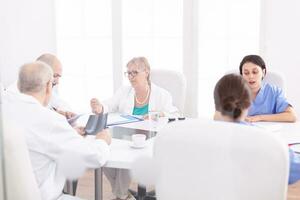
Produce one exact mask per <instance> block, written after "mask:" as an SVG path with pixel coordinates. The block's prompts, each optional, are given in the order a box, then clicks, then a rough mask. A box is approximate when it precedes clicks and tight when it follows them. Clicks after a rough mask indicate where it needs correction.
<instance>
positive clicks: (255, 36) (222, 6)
mask: <svg viewBox="0 0 300 200" xmlns="http://www.w3.org/2000/svg"><path fill="white" fill-rule="evenodd" d="M198 8H199V10H198V12H199V16H198V17H199V18H198V24H199V29H198V65H199V69H198V78H199V79H198V80H199V82H198V84H199V87H198V97H199V105H198V115H199V116H201V117H210V118H211V117H212V116H213V113H214V101H213V89H214V86H215V84H216V82H217V81H218V79H219V78H220V77H221V76H223V75H224V73H225V72H226V71H228V70H231V69H238V67H239V63H240V61H241V60H242V58H243V57H244V56H245V55H248V54H259V35H260V33H259V32H260V31H259V26H260V0H243V1H240V0H228V1H223V0H210V1H208V0H200V1H199V5H198Z"/></svg>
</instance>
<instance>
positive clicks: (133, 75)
mask: <svg viewBox="0 0 300 200" xmlns="http://www.w3.org/2000/svg"><path fill="white" fill-rule="evenodd" d="M138 73H140V72H139V71H136V70H133V71H127V72H124V76H127V77H128V76H131V77H135V76H136V75H138Z"/></svg>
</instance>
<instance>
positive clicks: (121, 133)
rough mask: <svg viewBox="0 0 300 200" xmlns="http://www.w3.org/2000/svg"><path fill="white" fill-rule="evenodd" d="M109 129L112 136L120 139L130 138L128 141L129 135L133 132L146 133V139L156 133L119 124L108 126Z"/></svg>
mask: <svg viewBox="0 0 300 200" xmlns="http://www.w3.org/2000/svg"><path fill="white" fill-rule="evenodd" d="M109 130H110V133H111V136H112V138H116V139H122V140H130V141H131V136H132V135H134V134H143V135H146V139H149V138H152V137H154V136H155V135H156V134H157V132H156V131H148V130H142V129H134V128H126V127H120V126H113V127H110V128H109Z"/></svg>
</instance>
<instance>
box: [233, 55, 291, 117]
mask: <svg viewBox="0 0 300 200" xmlns="http://www.w3.org/2000/svg"><path fill="white" fill-rule="evenodd" d="M239 70H240V74H241V75H242V76H243V78H244V79H245V80H246V81H247V83H248V85H249V87H250V89H251V95H252V101H251V106H250V108H249V111H248V117H247V118H246V121H248V122H258V121H273V122H295V121H296V114H295V112H294V109H293V107H292V106H291V105H290V104H289V102H288V101H287V99H286V98H285V96H284V93H283V91H282V89H281V88H279V87H277V86H275V85H271V84H268V83H263V82H262V80H263V79H264V77H265V75H266V73H267V69H266V65H265V62H264V61H263V59H262V58H261V57H260V56H258V55H248V56H245V57H244V58H243V60H242V61H241V63H240V67H239Z"/></svg>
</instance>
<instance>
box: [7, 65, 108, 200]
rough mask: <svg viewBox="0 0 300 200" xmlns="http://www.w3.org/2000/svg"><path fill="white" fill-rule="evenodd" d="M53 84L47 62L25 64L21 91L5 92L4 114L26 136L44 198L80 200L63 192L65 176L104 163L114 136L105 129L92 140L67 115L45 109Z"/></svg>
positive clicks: (19, 79)
mask: <svg viewBox="0 0 300 200" xmlns="http://www.w3.org/2000/svg"><path fill="white" fill-rule="evenodd" d="M52 83H53V72H52V70H51V68H50V67H49V66H48V65H47V64H45V63H43V62H38V61H36V62H33V63H29V64H25V65H23V66H22V67H21V69H20V71H19V78H18V89H19V90H20V92H21V93H20V94H18V95H12V96H11V99H9V98H10V96H9V94H7V95H6V97H5V101H4V107H5V112H4V113H5V117H6V119H9V120H10V121H11V122H12V123H14V124H15V126H16V127H18V128H20V129H21V130H22V131H23V133H24V135H25V139H26V143H27V146H28V149H29V155H30V160H31V163H32V168H33V172H34V174H35V178H36V181H37V184H38V187H39V189H40V192H41V196H42V199H43V200H54V199H56V200H66V199H78V198H76V197H72V196H69V195H64V194H63V193H62V190H63V187H64V184H65V181H66V178H65V177H66V176H70V171H72V170H74V168H76V167H77V168H79V169H81V170H79V171H82V169H85V168H99V167H100V166H101V165H103V164H104V163H105V162H106V160H107V158H108V156H109V146H108V145H109V144H110V143H111V136H110V134H109V133H108V131H107V130H104V131H102V132H99V133H98V134H97V135H96V137H95V139H93V140H92V139H87V138H83V137H82V136H81V135H79V134H77V132H76V131H75V130H74V129H73V128H72V127H71V126H70V125H69V124H68V122H67V120H66V118H65V117H64V116H62V115H60V114H58V113H56V112H53V111H51V110H50V109H48V108H46V106H47V105H48V102H49V99H50V97H51V93H52ZM70 155H71V156H70ZM74 173H75V174H74ZM74 173H73V174H72V175H73V176H79V175H81V174H77V173H76V171H75V172H74ZM68 174H69V175H68ZM73 178H78V177H73Z"/></svg>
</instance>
